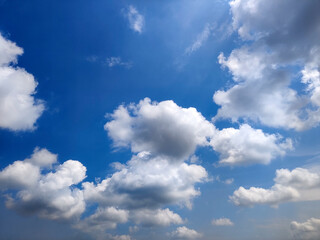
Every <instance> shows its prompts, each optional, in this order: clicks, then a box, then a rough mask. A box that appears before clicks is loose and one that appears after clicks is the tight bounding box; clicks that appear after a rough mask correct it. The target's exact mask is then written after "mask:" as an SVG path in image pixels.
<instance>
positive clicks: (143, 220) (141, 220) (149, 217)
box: [131, 208, 183, 226]
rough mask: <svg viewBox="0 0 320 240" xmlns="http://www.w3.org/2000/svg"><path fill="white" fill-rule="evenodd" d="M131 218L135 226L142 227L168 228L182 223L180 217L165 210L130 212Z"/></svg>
mask: <svg viewBox="0 0 320 240" xmlns="http://www.w3.org/2000/svg"><path fill="white" fill-rule="evenodd" d="M131 218H132V219H133V221H134V222H135V223H137V224H142V225H143V226H169V225H171V224H181V223H183V221H182V219H181V217H180V216H179V215H178V214H176V213H174V212H172V211H170V210H169V209H168V208H166V209H156V210H152V209H140V210H135V211H132V213H131Z"/></svg>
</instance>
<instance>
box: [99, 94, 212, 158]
mask: <svg viewBox="0 0 320 240" xmlns="http://www.w3.org/2000/svg"><path fill="white" fill-rule="evenodd" d="M111 116H112V119H113V120H112V121H110V122H108V123H106V124H105V129H106V130H107V131H108V134H109V136H110V137H111V138H112V139H113V141H114V143H115V146H117V147H123V146H130V147H131V150H132V151H133V152H142V151H147V152H150V153H152V154H154V155H157V156H165V157H167V158H170V159H173V160H186V158H188V157H189V156H190V155H192V154H193V153H194V151H195V150H196V148H197V146H207V145H208V138H210V137H211V136H212V135H213V133H214V129H215V128H214V126H213V125H212V124H211V123H210V122H208V121H207V120H205V118H204V117H203V116H202V115H201V113H199V112H198V111H197V110H196V109H195V108H182V107H179V106H177V105H176V104H175V103H174V102H173V101H163V102H160V103H157V102H151V100H150V99H148V98H145V99H144V100H142V101H140V102H139V104H136V105H135V104H131V105H129V106H126V107H125V106H120V107H119V108H118V109H117V110H115V111H114V113H113V114H112V115H111Z"/></svg>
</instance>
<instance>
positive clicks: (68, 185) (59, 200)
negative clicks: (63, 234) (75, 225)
mask: <svg viewBox="0 0 320 240" xmlns="http://www.w3.org/2000/svg"><path fill="white" fill-rule="evenodd" d="M52 165H53V166H52ZM52 168H53V169H52ZM85 177H86V168H85V167H84V166H83V165H82V164H81V163H80V162H78V161H74V160H68V161H66V162H64V163H63V164H58V163H57V155H55V154H52V153H50V152H49V151H48V150H46V149H39V148H36V149H35V151H34V153H33V154H32V156H31V157H30V158H27V159H25V160H23V161H15V162H14V163H12V164H10V165H9V166H7V167H6V168H4V169H3V170H2V171H1V172H0V188H1V189H2V190H3V191H6V192H7V194H6V198H7V201H6V206H7V207H9V208H12V209H14V210H16V211H18V212H20V213H22V214H36V215H38V216H40V217H43V218H48V219H71V218H76V217H79V216H80V215H81V214H82V213H83V211H84V210H85V202H84V198H83V193H82V191H81V190H79V189H78V188H76V187H74V185H76V184H78V183H79V182H81V181H82V180H83V179H84V178H85Z"/></svg>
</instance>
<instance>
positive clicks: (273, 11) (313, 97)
mask: <svg viewBox="0 0 320 240" xmlns="http://www.w3.org/2000/svg"><path fill="white" fill-rule="evenodd" d="M230 6H231V12H232V15H233V27H234V29H235V30H236V31H237V32H238V33H239V36H240V37H241V38H242V39H243V40H244V41H245V42H244V44H248V45H243V46H242V47H241V48H239V49H235V50H233V51H232V52H231V54H230V56H229V57H228V58H225V57H224V55H223V54H220V56H219V63H220V64H221V65H222V66H223V67H227V68H228V69H229V70H230V72H231V73H232V75H233V79H234V80H235V85H234V86H232V87H231V88H229V89H228V90H224V91H222V90H221V91H217V92H216V93H215V94H214V101H215V102H216V103H217V104H218V105H220V106H221V108H220V109H219V111H218V114H217V116H216V118H215V119H219V118H231V119H232V120H233V121H237V120H238V119H239V118H243V119H251V120H254V121H257V122H260V123H262V124H264V125H266V126H271V127H277V128H289V129H295V130H298V131H300V130H305V129H308V128H311V127H314V126H316V125H318V124H319V122H320V109H319V103H320V101H319V99H318V92H319V91H320V90H319V89H320V88H319V87H318V86H319V84H318V83H316V84H315V82H318V80H317V81H315V80H314V79H315V78H317V68H319V66H320V58H319V51H320V43H319V41H317V40H316V39H319V37H320V29H319V27H318V22H319V20H320V17H319V14H318V11H317V10H315V9H319V7H320V4H319V2H317V1H298V2H297V1H292V0H284V1H281V3H279V1H276V0H270V1H265V0H257V1H252V0H233V1H231V2H230ZM306 16H307V17H306ZM302 36H303V37H302ZM248 40H249V41H251V42H249V41H248ZM246 41H247V42H246ZM310 66H311V67H310ZM293 68H294V69H301V70H302V69H304V70H302V73H303V78H302V80H301V81H302V83H304V84H306V85H307V88H308V91H307V92H306V93H300V92H301V91H298V90H299V89H297V91H296V90H294V89H293V88H292V86H291V82H292V79H293V77H292V75H293V74H292V71H293V70H292V69H293ZM298 71H300V70H298ZM310 77H312V80H311V78H310Z"/></svg>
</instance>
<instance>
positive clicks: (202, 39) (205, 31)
mask: <svg viewBox="0 0 320 240" xmlns="http://www.w3.org/2000/svg"><path fill="white" fill-rule="evenodd" d="M212 29H213V27H212V26H210V24H208V23H207V24H206V26H205V27H204V29H203V31H202V32H201V33H200V34H199V35H198V36H197V39H196V41H195V42H193V43H192V45H191V46H189V47H187V49H186V50H185V53H186V54H191V53H193V52H195V51H197V50H198V49H199V48H200V47H201V46H202V45H203V44H204V43H205V42H206V41H207V40H208V38H209V36H210V34H211V31H212Z"/></svg>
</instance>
